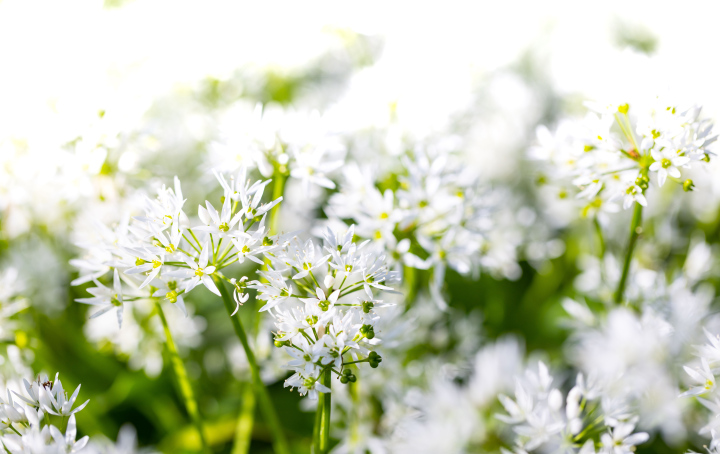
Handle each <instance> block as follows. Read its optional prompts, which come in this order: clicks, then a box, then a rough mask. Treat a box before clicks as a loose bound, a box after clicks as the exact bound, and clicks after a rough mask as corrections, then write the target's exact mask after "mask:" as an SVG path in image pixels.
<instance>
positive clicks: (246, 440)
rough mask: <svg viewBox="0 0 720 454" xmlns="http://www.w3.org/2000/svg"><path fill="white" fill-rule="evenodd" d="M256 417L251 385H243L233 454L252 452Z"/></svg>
mask: <svg viewBox="0 0 720 454" xmlns="http://www.w3.org/2000/svg"><path fill="white" fill-rule="evenodd" d="M254 416H255V394H254V392H253V387H252V384H251V383H243V391H242V405H241V407H240V417H239V418H238V422H237V427H236V429H235V440H234V442H233V448H232V454H246V453H248V452H250V439H251V438H252V429H253V422H254V419H255V418H254Z"/></svg>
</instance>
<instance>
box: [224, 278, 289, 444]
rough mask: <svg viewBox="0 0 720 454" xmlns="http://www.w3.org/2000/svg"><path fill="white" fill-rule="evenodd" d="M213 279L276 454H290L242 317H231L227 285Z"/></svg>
mask: <svg viewBox="0 0 720 454" xmlns="http://www.w3.org/2000/svg"><path fill="white" fill-rule="evenodd" d="M212 277H213V280H214V281H215V285H216V286H217V288H218V290H220V294H221V295H222V300H223V303H225V309H226V310H227V313H228V316H229V317H230V321H231V322H232V325H233V328H234V329H235V334H236V335H237V337H238V339H239V340H240V343H241V344H242V346H243V349H244V350H245V356H247V361H248V365H249V366H250V373H251V375H252V384H253V388H255V396H256V398H257V400H258V403H259V404H260V411H262V413H263V416H264V417H265V422H266V423H267V425H268V427H269V428H270V432H271V433H272V437H273V447H274V448H275V452H276V453H277V454H289V453H290V450H289V449H288V445H287V441H286V440H285V434H284V433H283V430H282V427H281V426H280V419H279V418H278V416H277V413H276V412H275V408H274V407H273V404H272V401H271V400H270V394H269V393H268V390H267V388H265V384H264V383H263V382H262V379H261V378H260V369H259V368H258V365H257V361H256V360H255V354H254V353H253V351H252V349H251V348H250V343H249V342H248V338H247V334H245V328H243V325H242V322H241V321H240V316H239V315H238V314H236V315H235V316H232V315H231V314H232V313H233V311H234V310H235V303H234V302H233V299H232V297H231V296H230V294H229V293H228V291H227V288H225V283H224V282H223V281H222V279H220V277H219V276H218V275H217V274H213V276H212Z"/></svg>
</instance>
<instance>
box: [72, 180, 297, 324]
mask: <svg viewBox="0 0 720 454" xmlns="http://www.w3.org/2000/svg"><path fill="white" fill-rule="evenodd" d="M246 174H247V171H246V170H245V169H241V170H240V171H239V173H238V178H245V176H246ZM215 176H216V177H217V179H218V181H219V183H220V185H221V187H222V188H223V190H224V195H223V198H222V199H221V204H222V209H221V211H220V212H218V211H217V210H216V209H215V208H214V206H213V204H212V203H211V202H210V201H206V202H205V206H200V207H198V218H199V220H200V224H201V225H199V226H197V227H190V226H189V225H188V222H187V219H188V216H187V215H186V214H185V212H184V211H183V205H184V202H185V200H184V199H183V198H182V197H183V196H182V189H181V186H180V181H179V180H178V179H177V177H176V178H175V185H174V189H169V188H166V187H164V186H163V187H161V188H160V190H159V191H158V196H157V198H156V199H154V200H151V199H149V198H148V199H146V201H145V204H144V207H143V208H144V211H145V215H143V216H137V217H134V218H133V219H132V220H131V221H130V222H128V223H127V224H121V225H120V226H119V227H117V228H116V229H115V230H112V229H110V228H107V227H103V228H101V229H100V238H99V239H98V241H97V242H95V243H90V242H88V243H83V244H80V245H79V246H81V247H83V248H85V249H86V250H87V254H86V255H85V257H84V258H83V259H81V260H76V261H74V262H73V264H75V265H77V266H78V267H79V268H80V271H81V273H82V274H83V276H81V277H80V278H78V279H76V280H75V281H74V282H75V283H76V284H81V283H84V282H87V281H88V280H92V281H93V282H94V283H95V287H92V288H90V289H88V292H90V293H91V294H92V295H93V297H92V298H79V299H77V301H78V302H81V303H85V304H92V305H96V306H99V307H100V310H99V311H97V312H95V313H94V314H93V315H92V317H97V316H99V315H101V314H103V313H105V312H108V311H110V310H112V309H116V312H117V317H118V323H119V324H120V325H122V314H123V308H124V305H125V303H129V302H132V301H138V300H141V299H151V298H162V299H164V300H165V301H168V302H170V303H172V304H174V305H177V306H178V308H179V309H180V310H181V311H182V312H183V314H185V315H186V316H187V313H188V311H187V309H186V307H185V301H184V296H185V295H186V294H188V293H189V292H191V291H192V290H194V289H195V288H196V287H197V286H199V285H202V286H204V287H205V288H207V289H208V290H209V291H211V292H213V293H215V294H217V295H220V292H219V290H218V288H217V286H216V284H215V282H214V281H213V277H215V276H217V277H219V278H221V279H225V280H227V281H228V282H230V283H231V284H232V285H233V287H234V289H235V292H236V294H237V293H239V295H237V296H236V300H237V301H238V304H239V303H240V302H242V301H244V300H246V299H247V297H246V296H243V295H242V293H243V289H244V287H243V285H244V284H243V283H244V279H240V280H237V279H233V280H230V279H228V278H226V277H225V276H224V275H223V274H222V273H221V270H222V269H224V268H225V267H227V266H229V265H231V264H233V263H235V262H243V261H244V260H245V259H246V258H249V259H250V260H253V261H255V262H258V263H262V260H261V259H260V258H258V257H262V256H263V254H265V253H268V252H271V251H273V250H274V249H277V248H280V247H282V246H284V244H285V243H286V242H287V238H286V237H285V236H277V235H275V236H269V235H268V231H267V229H266V228H265V215H266V213H267V212H268V211H269V210H270V209H271V208H272V207H273V206H275V205H276V204H277V203H279V202H280V201H281V200H282V197H280V198H278V199H276V200H273V201H271V202H270V203H262V202H261V198H262V194H263V189H264V188H265V186H266V185H267V183H268V181H265V182H261V181H258V182H256V183H253V184H250V182H246V181H242V182H239V183H236V182H235V180H234V179H233V178H232V177H231V178H230V182H228V178H226V176H225V175H223V174H222V173H219V172H216V173H215ZM253 227H254V228H253ZM109 270H112V272H113V283H112V288H110V287H106V286H105V285H103V284H102V283H101V282H100V281H99V280H98V279H99V278H100V277H101V276H102V275H103V274H105V273H106V272H107V271H109ZM241 284H243V285H241Z"/></svg>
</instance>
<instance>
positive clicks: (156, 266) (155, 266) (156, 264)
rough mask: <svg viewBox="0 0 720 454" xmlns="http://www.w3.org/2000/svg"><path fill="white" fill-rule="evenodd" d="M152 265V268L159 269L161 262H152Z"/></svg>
mask: <svg viewBox="0 0 720 454" xmlns="http://www.w3.org/2000/svg"><path fill="white" fill-rule="evenodd" d="M152 264H153V268H160V267H161V266H162V262H161V261H160V260H153V261H152Z"/></svg>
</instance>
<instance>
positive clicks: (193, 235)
mask: <svg viewBox="0 0 720 454" xmlns="http://www.w3.org/2000/svg"><path fill="white" fill-rule="evenodd" d="M188 232H190V235H192V237H193V239H194V240H195V242H196V243H197V245H198V247H199V248H201V249H202V244H200V240H198V239H197V237H196V236H195V232H193V231H192V229H188ZM196 250H197V249H196ZM197 251H198V253H199V252H200V250H197Z"/></svg>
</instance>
